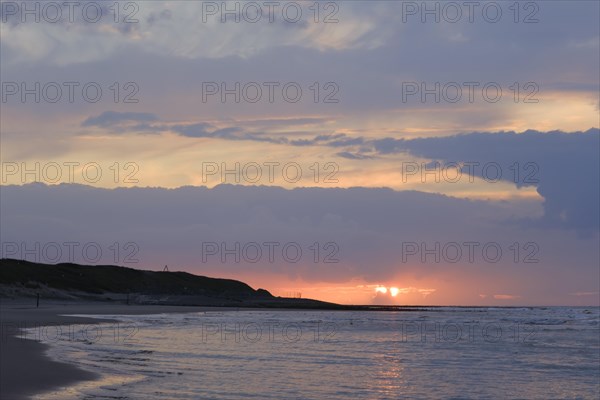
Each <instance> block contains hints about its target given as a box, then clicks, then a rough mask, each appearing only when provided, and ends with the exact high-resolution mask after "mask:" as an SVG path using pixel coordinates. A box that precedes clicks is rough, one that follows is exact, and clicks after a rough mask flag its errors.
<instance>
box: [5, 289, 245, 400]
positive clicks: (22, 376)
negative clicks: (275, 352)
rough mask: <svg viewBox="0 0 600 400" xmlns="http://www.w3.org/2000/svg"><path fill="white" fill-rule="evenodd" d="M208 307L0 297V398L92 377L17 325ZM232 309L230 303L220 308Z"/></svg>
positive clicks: (11, 399)
mask: <svg viewBox="0 0 600 400" xmlns="http://www.w3.org/2000/svg"><path fill="white" fill-rule="evenodd" d="M214 309H215V308H212V307H183V306H153V305H125V304H114V303H101V302H94V303H73V302H60V301H54V302H49V301H46V302H43V304H41V305H40V307H39V308H36V304H35V299H24V300H5V299H2V300H0V345H1V346H0V347H1V351H0V399H2V400H5V399H6V400H20V399H27V398H30V397H31V396H32V395H35V394H39V393H43V392H46V391H50V390H54V389H58V388H61V387H66V386H69V385H72V384H74V383H76V382H80V381H85V380H92V379H96V378H98V377H99V376H98V375H97V374H95V373H93V372H90V371H85V370H82V369H79V368H77V367H75V366H73V365H70V364H65V363H61V362H57V361H54V360H52V359H50V358H49V357H48V356H46V354H45V353H46V350H47V349H48V345H45V344H42V343H39V342H37V341H35V340H31V339H29V338H27V335H24V334H23V332H22V328H29V327H39V326H52V325H66V324H93V323H102V322H104V323H105V322H109V320H106V319H102V320H99V319H93V318H80V317H67V316H62V315H61V314H124V315H127V314H131V315H134V314H159V313H182V312H199V311H207V310H214ZM217 309H219V310H221V311H223V310H235V308H229V309H227V308H226V309H223V308H217Z"/></svg>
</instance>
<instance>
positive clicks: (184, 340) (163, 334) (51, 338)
mask: <svg viewBox="0 0 600 400" xmlns="http://www.w3.org/2000/svg"><path fill="white" fill-rule="evenodd" d="M86 316H90V315H86ZM91 316H92V317H94V318H100V319H110V320H107V322H106V323H101V324H97V325H68V326H61V327H47V328H44V330H41V328H32V329H37V331H36V332H33V331H31V332H28V334H29V336H32V337H35V338H36V339H37V340H40V341H42V342H44V343H47V344H49V345H50V347H49V350H48V354H49V356H50V357H52V358H54V359H56V360H59V361H62V362H67V363H71V364H74V365H77V366H79V367H80V368H82V369H86V370H90V371H93V372H96V373H98V374H99V379H97V380H94V381H87V382H82V383H78V384H75V385H73V386H69V387H64V388H59V389H57V390H55V391H53V392H49V393H44V394H42V395H38V396H36V397H35V399H38V400H50V399H60V400H69V399H113V400H114V399H136V400H137V399H144V400H150V399H343V400H347V399H544V400H548V399H598V398H600V308H599V307H531V308H530V307H524V308H505V307H502V308H481V307H477V308H469V307H430V308H429V307H422V308H417V309H412V311H304V310H270V309H266V310H245V309H239V310H231V309H223V310H222V311H220V310H211V311H204V312H197V313H184V314H156V315H91ZM115 321H118V322H115Z"/></svg>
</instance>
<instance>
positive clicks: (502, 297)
mask: <svg viewBox="0 0 600 400" xmlns="http://www.w3.org/2000/svg"><path fill="white" fill-rule="evenodd" d="M493 297H494V299H496V300H517V299H520V298H521V296H515V295H512V294H495V295H494V296H493Z"/></svg>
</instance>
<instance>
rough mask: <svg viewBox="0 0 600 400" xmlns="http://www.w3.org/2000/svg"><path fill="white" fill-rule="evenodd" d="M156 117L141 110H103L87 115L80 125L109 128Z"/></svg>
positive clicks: (148, 120) (147, 120)
mask: <svg viewBox="0 0 600 400" xmlns="http://www.w3.org/2000/svg"><path fill="white" fill-rule="evenodd" d="M154 121H158V117H157V116H156V115H154V114H151V113H142V112H118V111H105V112H103V113H102V114H100V115H98V116H96V117H89V118H87V119H86V120H85V121H83V122H82V124H81V125H82V126H86V127H92V126H95V127H101V128H109V127H112V126H115V125H121V124H126V123H131V122H154Z"/></svg>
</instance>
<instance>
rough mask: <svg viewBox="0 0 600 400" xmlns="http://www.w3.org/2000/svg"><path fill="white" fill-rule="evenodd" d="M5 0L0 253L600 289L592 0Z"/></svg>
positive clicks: (0, 34)
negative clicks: (71, 1) (290, 0)
mask: <svg viewBox="0 0 600 400" xmlns="http://www.w3.org/2000/svg"><path fill="white" fill-rule="evenodd" d="M0 4H1V8H0V80H1V83H2V87H1V97H2V98H1V103H0V107H1V110H0V134H1V146H0V158H1V166H2V171H1V175H2V176H1V182H0V183H1V185H2V186H1V191H0V199H1V201H0V211H1V214H0V219H1V222H2V224H1V227H0V233H1V242H2V249H1V250H2V257H7V258H24V259H29V260H32V261H34V260H35V261H40V262H48V263H57V262H68V261H72V262H78V263H86V264H118V265H123V266H127V267H132V268H142V269H152V270H162V269H163V268H164V266H165V265H168V268H169V270H182V271H188V272H191V273H195V274H200V275H208V276H215V277H226V278H233V279H239V280H242V281H245V282H247V283H248V284H250V285H251V286H253V287H255V288H259V287H260V288H264V289H267V290H269V291H270V292H271V293H273V294H274V295H280V296H298V295H301V296H302V297H310V298H316V299H320V300H326V301H334V302H340V303H345V304H432V305H507V306H512V305H598V304H600V250H599V242H600V236H599V235H600V211H599V209H600V183H599V182H600V176H599V175H600V155H599V154H600V132H599V130H598V128H599V127H600V98H599V90H600V76H599V73H598V71H599V70H600V26H599V22H598V15H599V14H600V3H598V2H596V1H521V2H508V1H506V2H505V1H496V2H494V1H479V2H472V3H469V2H447V1H446V2H435V1H429V2H411V1H376V0H375V1H319V2H315V1H296V2H289V1H281V2H266V1H257V2H252V1H244V2H238V1H228V2H220V1H219V2H201V1H119V2H113V1H79V2H76V3H71V6H66V5H65V4H64V3H63V2H52V1H41V2H35V1H31V2H20V1H19V2H11V1H2V2H1V3H0Z"/></svg>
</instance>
